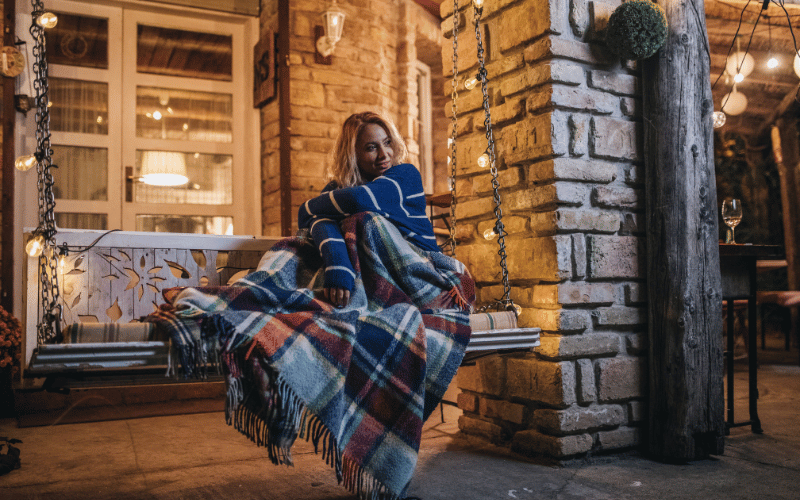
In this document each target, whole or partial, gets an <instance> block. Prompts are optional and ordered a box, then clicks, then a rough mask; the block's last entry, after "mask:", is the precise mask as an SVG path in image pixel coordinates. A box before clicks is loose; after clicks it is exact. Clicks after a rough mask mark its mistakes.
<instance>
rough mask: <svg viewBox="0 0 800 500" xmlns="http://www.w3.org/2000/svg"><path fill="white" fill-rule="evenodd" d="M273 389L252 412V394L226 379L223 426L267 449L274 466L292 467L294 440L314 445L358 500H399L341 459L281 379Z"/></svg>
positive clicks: (324, 428)
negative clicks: (279, 421)
mask: <svg viewBox="0 0 800 500" xmlns="http://www.w3.org/2000/svg"><path fill="white" fill-rule="evenodd" d="M229 366H230V365H229ZM274 388H275V390H273V391H272V393H271V394H270V395H269V396H268V400H267V402H266V404H265V405H262V408H261V411H259V412H255V411H254V410H253V409H252V405H249V404H248V401H246V399H249V398H251V397H254V394H252V393H251V394H244V393H243V386H242V382H241V380H240V379H239V378H236V377H229V378H228V393H227V399H226V402H225V421H226V423H227V424H228V425H232V426H233V428H234V429H236V430H237V431H239V432H240V433H242V434H244V435H245V436H246V437H247V438H249V439H250V441H252V442H253V443H255V444H256V445H258V446H262V447H265V448H267V453H268V455H269V458H270V460H271V461H272V463H274V464H276V465H282V464H286V465H294V464H293V462H292V454H291V446H292V444H293V443H294V440H295V438H297V437H300V438H302V439H305V440H306V441H308V442H310V443H311V444H313V445H314V453H317V454H319V453H320V450H321V452H322V453H321V458H322V460H323V461H325V463H326V464H327V465H328V466H330V467H331V468H333V469H334V471H335V473H336V479H337V481H338V482H339V484H341V485H342V486H344V487H345V488H347V489H348V490H349V491H350V492H351V493H353V494H355V495H356V496H357V497H358V499H359V500H400V495H399V494H396V493H393V492H391V491H390V490H389V488H388V487H387V486H386V485H384V484H383V483H382V482H381V481H379V480H378V479H376V478H374V477H373V476H372V474H370V473H369V472H367V471H366V470H364V469H363V468H362V467H361V466H359V465H358V463H357V462H355V461H354V460H352V459H349V458H347V457H345V456H343V455H342V453H341V451H340V450H339V446H338V443H337V440H336V436H334V434H333V433H332V432H331V431H330V429H328V427H327V426H326V425H325V424H324V423H323V422H322V420H320V419H319V418H318V417H317V416H316V415H314V413H312V412H311V411H310V410H309V409H308V408H307V407H306V406H305V404H304V403H303V402H302V400H300V398H298V397H297V395H296V394H295V393H294V391H293V390H292V389H291V388H290V387H289V385H288V384H287V383H286V382H285V381H284V380H283V378H282V377H280V375H279V376H278V377H277V380H275V383H274ZM278 407H280V410H278ZM276 410H278V411H276ZM281 415H282V416H283V419H285V420H284V421H287V422H289V426H287V427H288V428H284V429H282V430H283V431H284V432H283V433H281V432H279V431H280V430H281V429H280V428H279V427H278V428H276V424H277V422H276V418H277V417H279V416H281ZM281 434H282V435H281Z"/></svg>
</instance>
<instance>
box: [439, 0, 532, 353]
mask: <svg viewBox="0 0 800 500" xmlns="http://www.w3.org/2000/svg"><path fill="white" fill-rule="evenodd" d="M473 12H474V27H475V39H476V42H477V56H478V64H479V69H478V73H477V75H476V76H475V77H474V78H470V79H468V80H466V81H465V87H466V88H467V89H468V90H471V89H472V88H474V87H475V86H476V85H477V84H478V83H480V87H481V92H482V94H483V111H484V122H483V123H484V126H485V128H486V142H487V147H486V152H485V153H484V154H483V155H481V157H480V158H478V165H479V166H480V167H481V168H485V167H487V166H488V167H489V171H490V172H491V174H492V191H493V193H494V203H495V207H494V215H495V218H496V222H495V225H494V228H493V229H492V230H487V232H488V231H491V232H490V233H488V235H487V236H489V237H493V236H496V237H497V242H498V245H499V249H498V251H497V254H498V256H499V257H500V269H501V272H502V282H503V295H502V297H500V298H499V299H496V301H495V303H494V304H487V305H484V306H483V307H482V308H481V309H480V310H479V311H478V312H477V313H473V314H471V315H470V325H471V326H472V336H471V337H470V343H469V345H468V346H467V353H466V355H465V357H464V363H470V362H472V361H474V360H475V359H477V358H479V357H483V356H486V355H489V354H493V353H500V352H505V353H508V352H514V351H517V352H520V351H523V352H524V351H530V350H531V349H533V348H534V347H537V346H538V345H539V343H540V341H539V335H540V333H541V329H540V328H520V327H519V326H518V324H517V320H518V315H519V310H520V308H519V306H517V305H516V304H514V302H513V301H512V300H511V287H510V285H509V282H508V266H507V264H506V244H505V236H506V234H507V233H506V231H505V226H504V225H503V210H502V203H501V198H500V192H499V189H500V183H499V181H498V179H497V166H496V164H495V161H496V153H495V144H494V136H493V134H492V116H491V111H490V109H489V95H488V92H487V84H488V73H487V71H486V64H485V58H484V48H483V38H482V36H481V31H480V20H481V16H482V15H483V0H473ZM458 15H459V6H458V0H453V32H452V37H453V79H452V82H451V83H452V91H451V94H450V95H451V99H452V104H451V109H452V115H451V130H450V158H449V160H450V162H449V163H450V177H449V181H450V193H449V197H448V196H447V195H445V196H442V195H437V196H432V197H430V198H429V200H428V203H429V204H430V205H432V206H439V207H448V206H449V208H450V218H449V221H447V226H448V228H449V230H450V233H449V236H448V238H447V240H446V241H445V242H444V244H443V245H442V246H443V247H444V249H446V250H449V253H450V255H452V256H453V257H455V256H456V226H457V219H456V203H457V198H456V182H455V180H456V163H457V160H456V156H457V155H456V153H457V146H456V145H457V140H456V139H457V135H458V85H459V83H458V25H459V22H458ZM448 198H449V199H448ZM490 309H494V311H490Z"/></svg>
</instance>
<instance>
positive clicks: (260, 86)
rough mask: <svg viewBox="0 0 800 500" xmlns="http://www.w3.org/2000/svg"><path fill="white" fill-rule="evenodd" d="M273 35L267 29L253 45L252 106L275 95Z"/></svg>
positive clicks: (260, 105)
mask: <svg viewBox="0 0 800 500" xmlns="http://www.w3.org/2000/svg"><path fill="white" fill-rule="evenodd" d="M274 43H275V36H274V35H273V33H272V31H271V30H269V31H267V32H266V33H264V36H263V37H262V38H261V40H259V42H258V43H257V44H256V45H255V47H253V106H255V107H257V108H260V107H263V106H264V105H265V104H267V103H268V102H269V101H270V100H271V99H272V98H273V97H275V86H276V83H277V75H276V73H277V71H276V70H275V48H274Z"/></svg>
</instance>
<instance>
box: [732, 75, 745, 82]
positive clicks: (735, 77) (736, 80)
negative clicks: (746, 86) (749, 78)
mask: <svg viewBox="0 0 800 500" xmlns="http://www.w3.org/2000/svg"><path fill="white" fill-rule="evenodd" d="M742 80H744V75H743V74H741V73H736V76H734V77H733V81H734V82H736V83H742Z"/></svg>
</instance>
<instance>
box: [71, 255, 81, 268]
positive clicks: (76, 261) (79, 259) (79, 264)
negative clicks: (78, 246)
mask: <svg viewBox="0 0 800 500" xmlns="http://www.w3.org/2000/svg"><path fill="white" fill-rule="evenodd" d="M81 264H83V255H79V256H78V258H77V259H75V262H74V263H73V264H72V267H76V268H77V267H81Z"/></svg>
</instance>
